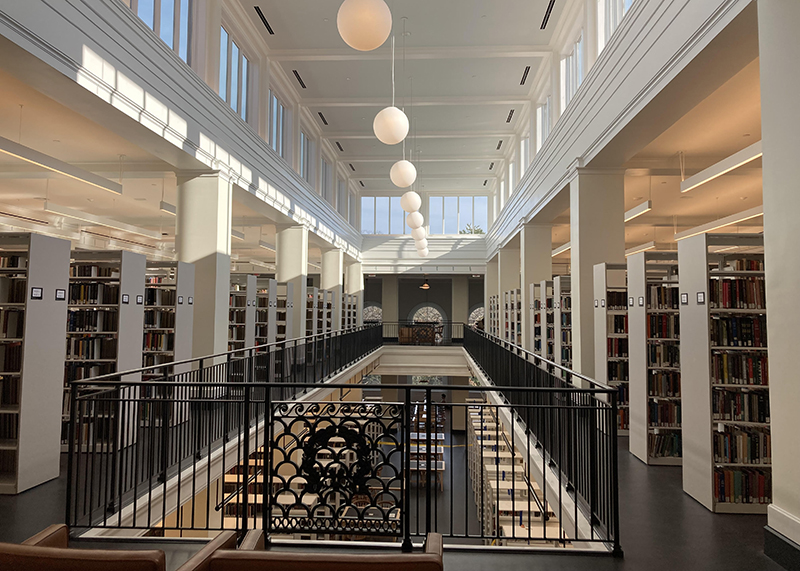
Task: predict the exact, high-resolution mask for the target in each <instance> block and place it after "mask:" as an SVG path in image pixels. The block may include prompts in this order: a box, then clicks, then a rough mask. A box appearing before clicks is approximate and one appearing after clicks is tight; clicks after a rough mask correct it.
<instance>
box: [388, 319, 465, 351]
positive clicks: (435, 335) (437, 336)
mask: <svg viewBox="0 0 800 571" xmlns="http://www.w3.org/2000/svg"><path fill="white" fill-rule="evenodd" d="M466 327H467V326H466V325H464V324H463V323H461V322H456V321H440V322H435V323H424V322H419V321H395V322H386V321H384V322H383V342H384V343H385V344H391V345H428V346H448V345H461V344H462V343H463V341H464V329H465V328H466Z"/></svg>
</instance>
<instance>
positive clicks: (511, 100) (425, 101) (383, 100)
mask: <svg viewBox="0 0 800 571" xmlns="http://www.w3.org/2000/svg"><path fill="white" fill-rule="evenodd" d="M390 102H391V98H390V97H331V98H313V97H309V98H307V99H303V101H302V103H303V105H305V106H307V107H309V108H319V107H322V108H332V107H381V108H382V107H386V106H387V105H389V104H390ZM529 104H530V100H529V99H527V98H525V97H520V96H519V95H494V96H493V95H475V96H471V95H459V96H444V97H421V98H419V99H417V98H414V107H415V108H417V107H448V106H470V105H471V106H481V107H485V106H486V105H501V106H503V107H506V106H508V105H529Z"/></svg>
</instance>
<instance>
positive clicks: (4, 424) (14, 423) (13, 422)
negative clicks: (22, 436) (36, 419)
mask: <svg viewBox="0 0 800 571" xmlns="http://www.w3.org/2000/svg"><path fill="white" fill-rule="evenodd" d="M17 438H19V415H16V414H0V440H16V439H17Z"/></svg>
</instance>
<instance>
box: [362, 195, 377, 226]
mask: <svg viewBox="0 0 800 571" xmlns="http://www.w3.org/2000/svg"><path fill="white" fill-rule="evenodd" d="M361 233H362V234H374V233H375V197H373V196H362V197H361Z"/></svg>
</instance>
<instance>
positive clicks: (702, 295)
mask: <svg viewBox="0 0 800 571" xmlns="http://www.w3.org/2000/svg"><path fill="white" fill-rule="evenodd" d="M705 304H706V292H704V291H698V292H697V305H705Z"/></svg>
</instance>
